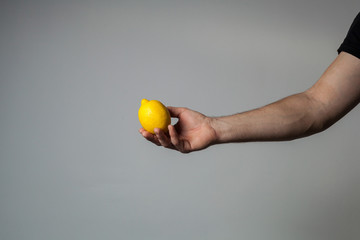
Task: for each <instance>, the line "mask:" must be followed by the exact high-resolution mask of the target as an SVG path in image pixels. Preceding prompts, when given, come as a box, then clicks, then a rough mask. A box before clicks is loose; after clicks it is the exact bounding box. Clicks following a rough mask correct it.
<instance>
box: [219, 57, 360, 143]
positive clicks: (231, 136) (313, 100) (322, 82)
mask: <svg viewBox="0 0 360 240" xmlns="http://www.w3.org/2000/svg"><path fill="white" fill-rule="evenodd" d="M359 100H360V60H359V59H358V58H356V57H354V56H352V55H350V54H348V53H345V52H342V53H340V54H339V56H338V57H337V58H336V59H335V61H334V62H333V63H332V64H331V65H330V66H329V68H328V69H327V70H326V71H325V73H324V74H323V75H322V76H321V78H320V79H319V80H318V81H317V82H316V83H315V84H314V86H312V87H311V88H310V89H308V90H307V91H305V92H302V93H299V94H295V95H292V96H289V97H286V98H284V99H282V100H280V101H277V102H275V103H272V104H269V105H267V106H265V107H262V108H259V109H255V110H252V111H249V112H245V113H240V114H235V115H232V116H226V117H220V118H214V121H213V126H214V129H216V133H217V134H216V135H217V140H216V142H218V143H223V142H244V141H277V140H291V139H295V138H301V137H305V136H308V135H311V134H314V133H317V132H320V131H323V130H325V129H326V128H328V127H329V126H331V125H332V124H333V123H335V122H336V121H337V120H339V119H340V118H341V117H343V116H344V115H345V114H346V113H347V112H349V111H350V110H351V109H352V108H354V107H355V106H356V105H357V104H358V103H359Z"/></svg>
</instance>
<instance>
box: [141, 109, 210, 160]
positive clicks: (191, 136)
mask: <svg viewBox="0 0 360 240" xmlns="http://www.w3.org/2000/svg"><path fill="white" fill-rule="evenodd" d="M167 108H168V110H169V112H170V116H171V117H175V118H178V119H179V121H178V122H177V123H176V124H175V125H174V126H173V125H169V126H168V129H169V132H168V133H165V132H164V131H162V130H161V129H159V128H156V129H154V132H155V134H151V133H149V132H147V131H146V130H145V129H143V128H140V129H139V132H140V133H141V134H142V135H143V137H144V138H146V139H147V140H149V141H151V142H153V143H154V144H156V145H158V146H163V147H166V148H170V149H174V150H177V151H180V152H182V153H189V152H192V151H197V150H201V149H204V148H207V147H208V146H210V145H211V144H213V143H215V141H216V132H215V130H214V128H213V127H212V119H211V118H210V117H207V116H205V115H203V114H201V113H199V112H196V111H193V110H190V109H188V108H181V107H167Z"/></svg>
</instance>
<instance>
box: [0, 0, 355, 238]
mask: <svg viewBox="0 0 360 240" xmlns="http://www.w3.org/2000/svg"><path fill="white" fill-rule="evenodd" d="M359 9H360V3H359V1H358V0H343V1H327V0H311V1H310V0H308V1H295V0H287V1H285V0H279V1H276V0H270V1H265V0H263V1H261V0H251V1H250V0H247V1H169V0H164V1H85V0H84V1H56V2H55V1H12V0H11V1H10V0H9V1H4V0H3V1H1V3H0V81H1V82H0V239H4V240H12V239H14V240H15V239H16V240H21V239H26V240H42V239H44V240H45V239H46V240H48V239H52V240H57V239H59V240H60V239H76V240H78V239H90V240H91V239H101V240H106V239H130V240H133V239H134V240H135V239H147V240H148V239H154V240H155V239H156V240H162V239H164V240H165V239H166V240H168V239H173V240H177V239H179V240H180V239H181V240H182V239H190V240H191V239H194V240H195V239H196V240H198V239H207V240H212V239H214V240H215V239H224V240H233V239H246V240H259V239H270V240H279V239H280V240H281V239H291V240H303V239H317V240H319V239H324V240H325V239H326V240H331V239H359V238H360V228H359V226H360V174H359V172H360V160H359V156H360V147H359V140H360V128H359V121H360V111H359V108H356V109H354V110H353V111H352V112H350V113H349V114H348V115H347V116H346V117H345V118H343V119H342V120H341V121H340V122H338V123H337V124H336V125H334V126H333V127H332V128H330V129H329V130H327V131H325V132H323V133H321V134H318V135H315V136H312V137H308V138H305V139H300V140H295V141H291V142H280V143H244V144H228V145H220V146H213V147H211V148H209V149H207V150H205V151H202V152H196V153H193V154H188V155H183V154H180V153H177V152H174V151H171V150H168V149H164V148H159V147H156V146H155V145H152V144H150V143H149V142H147V141H146V140H145V139H143V138H142V137H141V135H140V134H139V133H138V128H140V124H139V122H138V119H137V110H138V108H139V106H140V101H141V99H142V98H148V99H158V100H161V101H162V102H164V104H166V105H173V106H186V107H190V108H193V109H195V110H198V111H200V112H202V113H204V114H208V115H225V114H231V113H236V112H241V111H245V110H249V109H252V108H255V107H259V106H262V105H265V104H267V103H270V102H272V101H275V100H278V99H280V98H282V97H285V96H287V95H290V94H293V93H296V92H301V91H303V90H305V89H307V88H309V87H310V86H311V85H312V84H313V83H314V82H315V81H316V80H317V79H318V78H319V77H320V75H321V74H322V72H323V71H324V70H325V69H326V67H327V66H328V65H329V64H330V63H331V62H332V60H333V59H334V58H335V57H336V55H337V53H336V49H337V48H338V46H339V45H340V43H341V42H342V40H343V39H344V37H345V35H346V33H347V31H348V28H349V26H350V24H351V22H352V20H353V19H354V17H355V16H356V14H357V13H358V11H359Z"/></svg>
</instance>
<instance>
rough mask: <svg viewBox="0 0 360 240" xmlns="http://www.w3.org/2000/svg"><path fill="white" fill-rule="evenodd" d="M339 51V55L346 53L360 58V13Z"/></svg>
mask: <svg viewBox="0 0 360 240" xmlns="http://www.w3.org/2000/svg"><path fill="white" fill-rule="evenodd" d="M337 51H338V53H340V52H342V51H344V52H347V53H350V54H351V55H354V56H355V57H357V58H360V13H358V15H357V16H356V18H355V20H354V22H353V23H352V24H351V26H350V29H349V32H348V33H347V35H346V38H345V40H344V42H343V43H342V44H341V45H340V47H339V49H338V50H337Z"/></svg>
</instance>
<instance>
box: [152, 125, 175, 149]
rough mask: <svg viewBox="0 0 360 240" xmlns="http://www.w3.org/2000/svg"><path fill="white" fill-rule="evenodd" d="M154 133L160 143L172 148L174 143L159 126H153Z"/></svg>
mask: <svg viewBox="0 0 360 240" xmlns="http://www.w3.org/2000/svg"><path fill="white" fill-rule="evenodd" d="M154 132H155V135H156V137H157V139H158V140H159V142H160V144H161V145H162V146H164V147H166V148H171V149H174V145H173V144H172V143H171V140H170V138H169V137H168V136H166V134H165V133H164V131H162V130H161V129H159V128H155V129H154Z"/></svg>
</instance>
